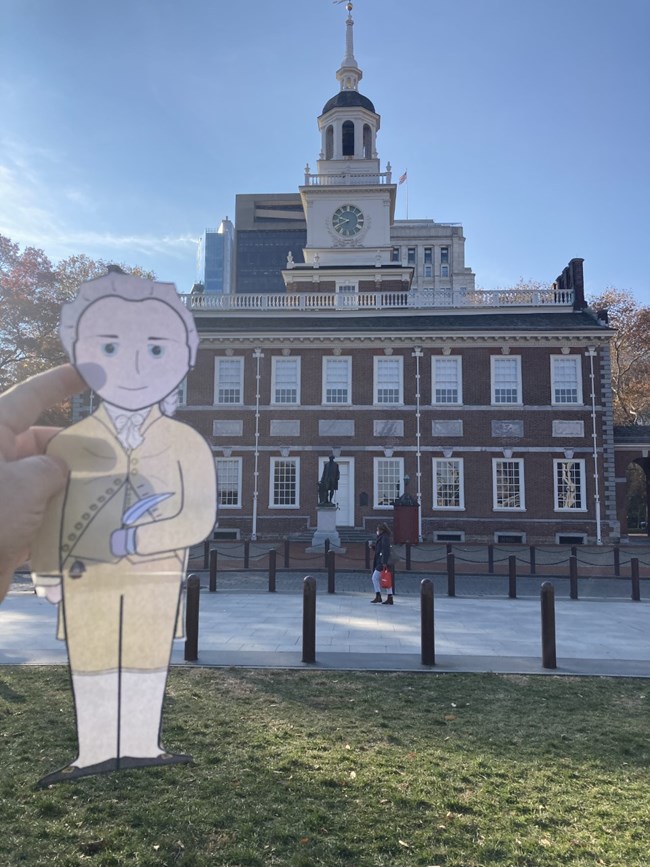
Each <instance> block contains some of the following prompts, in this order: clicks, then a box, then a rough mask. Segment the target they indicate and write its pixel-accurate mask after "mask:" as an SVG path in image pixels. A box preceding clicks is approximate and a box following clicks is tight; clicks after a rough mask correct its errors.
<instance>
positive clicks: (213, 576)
mask: <svg viewBox="0 0 650 867" xmlns="http://www.w3.org/2000/svg"><path fill="white" fill-rule="evenodd" d="M209 589H210V593H216V591H217V549H216V548H213V549H212V551H210V584H209Z"/></svg>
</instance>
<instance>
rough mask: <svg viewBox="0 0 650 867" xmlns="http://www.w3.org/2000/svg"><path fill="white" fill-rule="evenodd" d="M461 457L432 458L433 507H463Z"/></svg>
mask: <svg viewBox="0 0 650 867" xmlns="http://www.w3.org/2000/svg"><path fill="white" fill-rule="evenodd" d="M464 507H465V494H464V490H463V461H462V458H434V460H433V508H434V509H463V508H464Z"/></svg>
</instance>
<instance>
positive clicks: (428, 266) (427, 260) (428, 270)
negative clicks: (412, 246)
mask: <svg viewBox="0 0 650 867" xmlns="http://www.w3.org/2000/svg"><path fill="white" fill-rule="evenodd" d="M424 276H425V277H433V247H425V248H424Z"/></svg>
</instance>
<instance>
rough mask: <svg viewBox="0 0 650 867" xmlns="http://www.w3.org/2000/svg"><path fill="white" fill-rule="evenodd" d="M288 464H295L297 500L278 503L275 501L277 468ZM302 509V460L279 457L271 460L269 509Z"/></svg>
mask: <svg viewBox="0 0 650 867" xmlns="http://www.w3.org/2000/svg"><path fill="white" fill-rule="evenodd" d="M281 463H287V464H293V465H294V467H295V474H296V481H295V499H294V502H292V503H276V502H275V501H274V492H275V468H276V466H277V465H278V464H281ZM299 508H300V458H291V457H286V458H284V457H278V458H274V457H272V458H271V462H270V466H269V509H299Z"/></svg>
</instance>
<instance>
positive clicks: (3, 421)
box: [0, 364, 86, 434]
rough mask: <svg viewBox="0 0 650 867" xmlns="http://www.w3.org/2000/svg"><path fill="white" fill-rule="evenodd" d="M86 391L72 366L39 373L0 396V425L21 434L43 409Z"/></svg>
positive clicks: (68, 365)
mask: <svg viewBox="0 0 650 867" xmlns="http://www.w3.org/2000/svg"><path fill="white" fill-rule="evenodd" d="M85 388H86V384H85V383H84V381H83V380H82V378H81V377H80V376H79V374H78V373H77V371H76V370H75V368H74V367H73V366H72V365H71V364H63V365H61V367H55V368H53V369H52V370H47V371H45V372H44V373H38V374H37V375H36V376H32V377H31V378H30V379H27V380H25V382H21V383H19V384H18V385H15V386H14V387H13V388H10V389H9V391H6V392H5V393H4V394H2V395H0V425H4V426H5V427H7V428H9V430H11V431H12V432H13V433H14V434H20V433H23V431H26V430H27V428H28V427H30V426H31V425H33V424H34V422H35V421H36V419H37V418H38V417H39V416H40V415H41V413H43V412H44V411H45V410H46V409H49V408H50V407H51V406H56V404H57V403H61V401H62V400H65V398H66V397H71V396H72V395H73V394H77V393H78V392H80V391H83V390H84V389H85Z"/></svg>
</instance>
